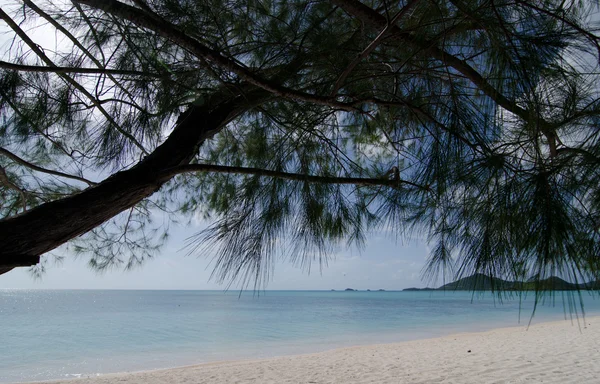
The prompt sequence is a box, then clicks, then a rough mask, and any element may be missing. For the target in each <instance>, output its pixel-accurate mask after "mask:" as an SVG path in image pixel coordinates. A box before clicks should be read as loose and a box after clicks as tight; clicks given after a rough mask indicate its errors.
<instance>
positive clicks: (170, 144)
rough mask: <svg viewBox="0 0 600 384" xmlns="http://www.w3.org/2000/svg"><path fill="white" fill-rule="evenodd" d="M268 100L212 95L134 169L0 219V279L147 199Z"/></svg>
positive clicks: (259, 94)
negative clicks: (217, 137) (210, 142)
mask: <svg viewBox="0 0 600 384" xmlns="http://www.w3.org/2000/svg"><path fill="white" fill-rule="evenodd" d="M268 96H269V94H268V93H267V92H265V91H263V90H257V89H254V90H252V91H249V92H247V93H246V94H241V93H240V94H237V95H231V93H230V91H228V90H227V91H223V92H222V93H221V94H220V95H213V97H210V98H209V100H211V101H215V102H210V103H208V104H207V105H203V106H193V107H190V108H189V109H188V110H187V111H186V112H185V113H184V114H182V115H181V116H180V118H179V119H178V122H177V125H176V127H175V129H174V130H173V132H172V133H171V135H170V136H169V137H168V139H167V140H165V142H164V143H163V144H161V145H160V146H159V147H157V148H156V150H154V152H152V153H151V154H149V155H148V156H147V157H145V158H144V159H143V160H141V161H140V162H139V163H138V164H137V165H135V166H134V167H133V168H131V169H128V170H125V171H121V172H118V173H116V174H114V175H112V176H110V177H108V178H107V179H106V180H104V181H102V182H100V183H98V184H97V185H95V186H92V187H90V188H87V189H85V190H84V191H82V192H80V193H78V194H75V195H73V196H69V197H66V198H64V199H60V200H56V201H52V202H49V203H45V204H43V205H40V206H38V207H36V208H34V209H31V210H29V211H27V212H25V213H22V214H20V215H18V216H15V217H11V218H8V219H3V220H0V245H1V247H0V274H2V273H5V272H8V271H10V270H11V269H13V268H14V267H18V266H30V265H34V264H36V263H37V262H39V257H40V255H42V254H44V253H46V252H48V251H51V250H52V249H55V248H56V247H58V246H60V245H62V244H64V243H66V242H67V241H69V240H71V239H73V238H75V237H77V236H80V235H82V234H84V233H86V232H88V231H90V230H92V229H93V228H95V227H97V226H99V225H101V224H102V223H104V222H105V221H107V220H109V219H110V218H112V217H114V216H116V215H117V214H119V213H120V212H122V211H124V210H126V209H128V208H130V207H132V206H134V205H136V204H137V203H139V202H140V201H141V200H143V199H144V198H147V197H149V196H151V195H152V194H153V193H154V192H156V191H158V190H159V189H160V187H161V186H162V185H163V184H164V183H165V182H167V181H168V180H169V179H171V178H172V177H173V176H174V175H173V174H169V173H168V172H165V170H168V169H171V168H173V167H176V166H180V165H184V164H188V163H190V161H191V160H192V159H193V158H194V155H195V154H196V153H197V152H198V148H199V146H200V145H201V144H202V143H203V142H204V140H206V139H207V138H210V137H211V136H212V135H214V134H215V133H217V132H218V131H220V130H221V129H222V128H223V127H224V126H225V125H226V124H227V123H229V122H230V121H231V120H232V119H234V118H235V117H237V116H239V115H240V114H241V113H243V112H245V111H247V110H248V109H250V108H252V107H254V106H256V105H258V104H260V103H261V102H264V101H265V100H266V99H267V98H268ZM223 100H224V101H223Z"/></svg>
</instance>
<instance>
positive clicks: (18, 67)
mask: <svg viewBox="0 0 600 384" xmlns="http://www.w3.org/2000/svg"><path fill="white" fill-rule="evenodd" d="M0 68H5V69H10V70H15V71H21V72H44V73H90V74H100V75H108V74H111V75H124V76H127V75H131V76H145V77H161V75H158V74H155V73H148V72H139V71H126V70H116V69H106V68H81V67H45V66H41V65H25V64H16V63H9V62H6V61H2V60H0Z"/></svg>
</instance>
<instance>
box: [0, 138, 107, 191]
mask: <svg viewBox="0 0 600 384" xmlns="http://www.w3.org/2000/svg"><path fill="white" fill-rule="evenodd" d="M0 154H2V155H4V156H6V157H8V158H9V159H11V160H13V161H15V162H16V163H19V164H21V165H24V166H26V167H27V168H31V169H33V170H34V171H38V172H43V173H47V174H49V175H54V176H60V177H64V178H67V179H72V180H77V181H81V182H83V183H86V184H87V185H96V183H95V182H93V181H90V180H88V179H85V178H83V177H79V176H74V175H69V174H67V173H63V172H59V171H53V170H51V169H46V168H42V167H40V166H37V165H35V164H32V163H30V162H28V161H27V160H24V159H22V158H20V157H19V156H17V155H15V154H14V153H12V152H10V151H8V150H7V149H4V148H2V147H0Z"/></svg>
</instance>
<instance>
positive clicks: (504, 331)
mask: <svg viewBox="0 0 600 384" xmlns="http://www.w3.org/2000/svg"><path fill="white" fill-rule="evenodd" d="M584 321H585V322H584ZM597 359H600V316H592V317H586V318H585V319H583V318H578V319H572V320H562V321H550V322H540V323H536V324H533V325H531V326H529V327H528V326H527V325H521V326H511V327H505V328H496V329H493V330H489V331H483V332H481V331H477V332H462V333H457V334H452V335H448V336H442V337H435V338H427V339H417V340H411V341H405V342H399V343H389V344H374V345H358V346H350V347H343V348H335V349H331V350H327V351H323V352H316V353H307V354H298V355H286V356H279V357H272V358H265V359H255V360H224V361H216V362H207V363H201V364H195V365H186V366H181V367H175V368H166V369H157V370H145V371H138V372H122V373H108V374H102V375H98V376H87V377H81V378H70V379H66V380H50V381H43V382H29V384H31V383H44V384H59V383H72V384H79V383H83V384H108V383H114V382H119V383H122V384H142V383H148V384H155V383H175V384H177V383H186V384H188V383H198V384H200V383H202V384H203V383H207V384H208V383H215V384H221V383H223V384H224V383H340V384H341V383H434V382H440V383H465V384H470V383H473V384H475V383H526V382H530V383H539V382H544V383H569V382H572V383H593V382H595V381H594V380H597V378H598V377H600V365H598V364H594V361H595V360H597Z"/></svg>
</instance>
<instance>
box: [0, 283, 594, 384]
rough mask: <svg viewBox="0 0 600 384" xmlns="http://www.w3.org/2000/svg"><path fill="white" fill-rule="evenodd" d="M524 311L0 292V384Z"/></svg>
mask: <svg viewBox="0 0 600 384" xmlns="http://www.w3.org/2000/svg"><path fill="white" fill-rule="evenodd" d="M570 298H571V296H570V295H568V294H566V293H565V294H562V293H560V292H559V293H557V294H556V296H555V298H554V303H553V302H551V301H547V302H546V303H545V305H543V306H541V307H539V308H538V309H537V311H536V314H535V317H534V318H533V322H534V323H535V322H541V321H548V320H556V319H564V318H565V317H566V318H570V313H571V311H570V310H569V300H570ZM583 299H584V303H585V309H586V315H588V316H590V315H600V300H599V299H598V298H597V297H592V296H590V295H589V294H587V293H583ZM563 304H565V305H566V308H565V306H564V305H563ZM520 306H521V309H519V307H520ZM532 308H533V300H532V297H531V295H530V297H527V298H523V300H522V301H520V300H519V299H518V298H516V297H515V298H513V299H504V300H502V303H500V302H499V301H498V298H497V297H496V298H495V297H494V296H492V295H491V294H489V293H488V294H485V295H483V296H482V295H475V296H473V295H472V294H471V293H468V292H323V291H266V292H261V293H260V295H259V296H257V295H254V294H253V293H252V292H245V293H244V294H242V295H239V292H227V293H225V292H222V291H110V290H106V291H77V290H72V291H71V290H62V291H61V290H56V291H34V290H31V291H29V290H0V382H2V383H6V382H22V381H34V380H49V379H60V378H62V379H64V378H74V377H80V376H88V375H97V374H101V373H108V372H120V371H135V370H144V369H154V368H166V367H173V366H180V365H188V364H197V363H202V362H209V361H216V360H225V359H243V358H261V357H270V356H277V355H285V354H298V353H307V352H317V351H322V350H327V349H332V348H336V347H343V346H349V345H360V344H373V343H386V342H397V341H404V340H411V339H418V338H428V337H435V336H441V335H445V334H451V333H456V332H464V331H478V330H486V329H491V328H497V327H508V326H517V325H519V324H527V323H528V322H529V320H530V316H531V313H532ZM565 311H566V313H565ZM519 321H520V323H519ZM574 324H575V325H574V326H577V323H576V322H574Z"/></svg>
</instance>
